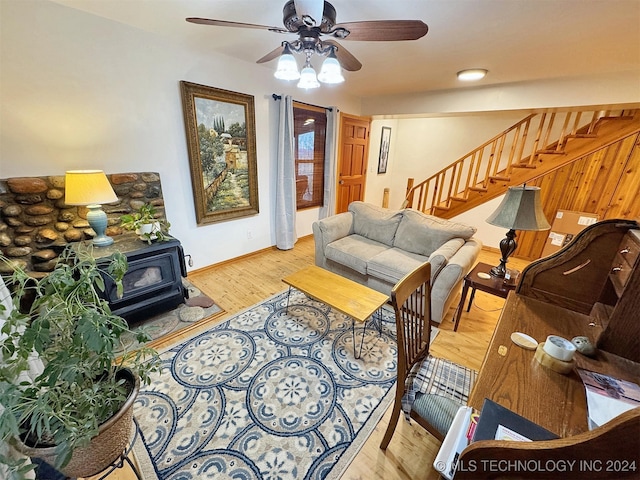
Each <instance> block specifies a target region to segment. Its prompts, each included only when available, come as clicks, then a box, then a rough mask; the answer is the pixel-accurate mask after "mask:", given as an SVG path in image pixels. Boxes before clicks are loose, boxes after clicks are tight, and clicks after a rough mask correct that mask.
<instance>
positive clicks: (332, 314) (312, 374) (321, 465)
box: [135, 290, 397, 480]
mask: <svg viewBox="0 0 640 480" xmlns="http://www.w3.org/2000/svg"><path fill="white" fill-rule="evenodd" d="M379 329H381V332H380V331H379ZM362 335H363V329H362V327H361V326H360V325H357V326H356V329H355V332H353V331H352V322H351V320H350V319H348V318H347V317H346V316H345V315H343V314H341V313H338V312H336V311H335V310H332V309H331V308H329V307H328V306H327V305H325V304H323V303H319V302H316V301H314V300H312V299H309V298H308V297H306V296H305V295H304V294H302V293H300V292H298V291H296V290H293V291H292V292H291V298H290V301H289V307H288V311H287V292H283V293H280V294H277V295H275V296H274V297H272V298H270V299H268V300H267V301H265V302H263V303H262V304H259V305H256V306H254V307H251V308H249V309H248V310H246V311H244V312H242V313H240V314H237V315H236V316H234V317H232V318H231V319H229V320H227V321H224V322H223V323H221V324H220V325H217V326H216V327H214V328H212V329H210V330H208V331H206V332H204V333H201V334H199V335H196V336H194V337H193V338H191V339H189V340H187V341H185V342H184V343H181V344H179V345H176V346H175V347H173V348H170V349H169V350H167V351H166V352H163V353H162V359H163V362H164V367H165V368H164V371H163V373H162V374H161V375H159V376H157V378H156V379H155V381H154V382H153V384H152V385H150V386H148V387H145V388H144V389H143V390H142V391H141V392H140V395H139V396H138V399H137V401H136V405H135V415H136V418H137V420H138V423H139V425H140V430H141V437H140V438H139V439H138V441H137V442H136V444H135V448H136V456H137V458H138V461H139V462H140V466H141V470H142V472H143V475H144V478H145V479H162V480H169V479H172V480H173V479H176V480H177V479H180V480H186V479H213V478H215V479H231V478H233V479H245V480H249V479H282V480H286V479H337V478H339V477H340V475H341V474H342V473H343V472H344V470H345V469H346V467H347V466H348V465H349V463H350V462H351V460H352V459H353V458H354V457H355V455H356V453H357V452H358V450H359V449H360V448H361V447H362V445H363V443H364V441H365V440H366V439H367V437H368V436H369V434H370V433H371V431H372V430H373V429H374V428H375V426H376V424H377V423H378V421H379V420H380V418H381V417H382V415H383V414H384V413H385V411H386V409H387V407H388V406H389V405H390V404H391V402H392V401H393V391H394V389H393V386H394V383H395V378H396V353H397V349H396V344H395V321H394V318H393V314H392V312H390V311H389V310H388V309H382V313H381V315H377V316H376V318H374V319H372V320H370V321H369V322H368V324H367V329H366V332H365V333H364V337H362ZM354 338H355V341H356V344H357V348H359V347H360V342H361V339H364V342H363V344H362V345H363V346H362V353H361V358H360V359H358V360H356V359H355V357H354Z"/></svg>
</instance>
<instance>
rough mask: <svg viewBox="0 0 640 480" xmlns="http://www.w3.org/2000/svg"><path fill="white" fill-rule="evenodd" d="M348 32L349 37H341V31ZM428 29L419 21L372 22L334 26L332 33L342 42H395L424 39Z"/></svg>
mask: <svg viewBox="0 0 640 480" xmlns="http://www.w3.org/2000/svg"><path fill="white" fill-rule="evenodd" d="M343 28H344V29H346V30H349V32H350V33H349V35H348V36H346V37H342V36H341V35H340V32H341V29H343ZM428 31H429V27H428V26H427V24H426V23H424V22H423V21H421V20H372V21H365V22H347V23H340V24H338V25H336V26H335V27H334V28H333V30H332V32H335V33H334V36H336V37H338V38H342V39H343V40H359V41H381V42H385V41H386V42H388V41H396V40H417V39H419V38H422V37H424V36H425V35H426V34H427V32H428Z"/></svg>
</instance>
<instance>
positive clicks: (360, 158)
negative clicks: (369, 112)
mask: <svg viewBox="0 0 640 480" xmlns="http://www.w3.org/2000/svg"><path fill="white" fill-rule="evenodd" d="M370 127H371V121H370V119H369V118H364V117H356V116H354V115H347V114H342V115H341V116H340V137H339V139H338V147H339V148H338V169H337V170H338V186H337V188H336V190H337V199H336V213H341V212H346V211H347V207H348V206H349V204H350V203H351V202H353V201H355V200H363V199H364V185H365V181H366V179H367V157H368V155H369V130H370Z"/></svg>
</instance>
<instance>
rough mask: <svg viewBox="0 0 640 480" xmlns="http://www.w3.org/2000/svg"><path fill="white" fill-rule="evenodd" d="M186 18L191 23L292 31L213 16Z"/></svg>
mask: <svg viewBox="0 0 640 480" xmlns="http://www.w3.org/2000/svg"><path fill="white" fill-rule="evenodd" d="M186 20H187V22H189V23H198V24H200V25H213V26H216V27H240V28H255V29H258V30H269V31H271V32H277V33H290V32H289V30H286V29H284V28H281V27H269V26H267V25H256V24H253V23H242V22H229V21H227V20H214V19H211V18H199V17H189V18H187V19H186Z"/></svg>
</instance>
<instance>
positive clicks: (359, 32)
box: [186, 0, 429, 71]
mask: <svg viewBox="0 0 640 480" xmlns="http://www.w3.org/2000/svg"><path fill="white" fill-rule="evenodd" d="M186 20H187V22H191V23H198V24H202V25H214V26H219V27H240V28H254V29H263V30H269V31H270V32H276V33H285V34H288V33H296V34H297V35H298V39H296V40H295V41H292V42H289V41H283V42H282V44H281V45H280V46H279V47H277V48H276V49H274V50H272V51H271V52H269V53H267V54H266V55H265V56H264V57H262V58H260V59H259V60H258V61H257V63H265V62H269V61H271V60H273V59H275V58H277V57H280V56H282V55H283V54H290V53H291V51H294V52H297V53H304V54H306V56H307V64H309V60H310V57H311V56H312V55H313V54H318V55H328V56H329V57H332V56H334V58H335V57H337V59H338V60H339V62H340V64H341V65H342V67H343V68H345V69H346V70H349V71H357V70H360V68H362V64H361V63H360V62H359V61H358V59H357V58H356V57H354V56H353V55H352V54H351V53H350V52H349V51H348V50H346V49H345V48H344V47H342V46H341V45H339V44H338V43H337V42H336V41H334V40H333V39H331V38H330V39H326V40H323V39H322V37H332V38H337V39H340V40H356V41H398V40H417V39H419V38H421V37H423V36H425V35H426V34H427V31H428V29H429V28H428V27H427V25H426V24H425V23H424V22H422V21H421V20H372V21H360V22H347V23H336V9H335V8H334V7H333V5H331V4H330V3H329V2H326V1H324V0H289V1H287V3H285V5H284V8H283V24H284V28H283V27H270V26H266V25H256V24H252V23H241V22H230V21H226V20H214V19H208V18H197V17H190V18H187V19H186ZM338 67H339V66H338Z"/></svg>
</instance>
